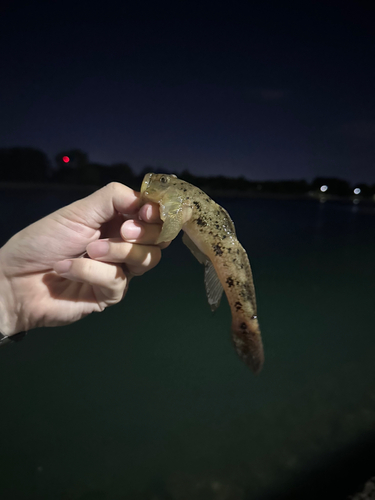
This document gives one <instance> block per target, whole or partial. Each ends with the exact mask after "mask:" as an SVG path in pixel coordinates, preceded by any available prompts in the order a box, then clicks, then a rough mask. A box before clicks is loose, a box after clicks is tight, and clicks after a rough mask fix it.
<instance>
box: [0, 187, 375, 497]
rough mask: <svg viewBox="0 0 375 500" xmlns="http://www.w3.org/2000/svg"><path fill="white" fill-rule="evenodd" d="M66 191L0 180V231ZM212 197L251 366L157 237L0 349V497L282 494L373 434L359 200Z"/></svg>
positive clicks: (222, 315) (65, 196) (373, 271)
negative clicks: (138, 271)
mask: <svg viewBox="0 0 375 500" xmlns="http://www.w3.org/2000/svg"><path fill="white" fill-rule="evenodd" d="M78 196H80V194H74V193H73V194H69V193H59V194H58V197H56V195H55V194H53V193H52V194H47V193H43V194H41V193H38V196H36V195H35V193H33V192H17V191H14V192H12V193H4V192H1V193H0V208H1V210H0V228H1V231H2V238H3V240H5V239H6V238H8V237H9V236H10V235H11V234H12V233H13V232H14V231H16V230H17V229H19V228H21V227H23V226H24V225H26V224H28V223H30V222H32V221H33V220H35V219H37V218H38V217H40V216H42V215H44V214H46V213H48V212H50V211H51V210H54V209H56V208H57V207H58V206H61V205H63V204H65V203H67V202H70V201H72V200H73V199H74V198H75V197H78ZM221 202H222V204H223V206H225V208H227V210H228V211H229V213H230V214H231V215H232V217H233V219H234V221H235V224H236V228H237V233H238V236H239V239H240V241H241V242H242V244H243V245H244V247H245V248H246V249H247V251H248V254H249V257H250V261H251V264H252V267H253V273H254V282H255V286H256V291H257V299H258V309H259V311H258V312H259V319H260V324H261V328H262V334H263V339H264V344H265V352H266V362H265V366H264V369H263V371H262V372H261V374H260V375H259V376H257V377H254V375H252V373H251V372H250V371H249V370H248V369H247V368H246V366H244V365H243V364H242V363H241V362H240V361H239V359H238V358H237V356H236V354H235V352H234V349H233V348H232V345H231V341H230V334H229V332H230V322H231V320H230V311H229V308H228V306H227V304H226V301H225V300H223V301H222V305H221V306H220V308H219V309H218V311H216V312H215V313H214V314H212V313H211V311H210V308H209V306H208V304H207V303H206V298H205V291H204V285H203V268H202V267H201V266H200V265H199V264H198V263H197V262H196V260H195V259H194V258H193V257H192V256H191V255H190V252H189V251H188V250H187V249H186V248H185V247H184V246H183V245H182V244H181V242H180V241H175V242H174V243H173V244H172V245H171V246H170V247H169V248H168V249H166V250H165V251H164V252H163V254H164V258H163V260H162V262H161V263H160V265H159V266H158V267H157V268H156V269H154V270H153V271H152V272H150V273H148V274H147V275H145V276H143V277H141V278H139V279H134V280H133V281H132V283H131V286H130V290H129V293H128V295H127V297H126V299H125V300H124V301H123V302H122V303H121V304H119V305H118V306H115V307H113V308H110V309H108V310H107V311H105V312H104V313H101V314H100V315H92V316H91V317H88V318H86V319H85V320H83V321H81V322H79V323H77V324H74V325H71V326H69V327H64V328H55V329H50V330H37V331H35V332H33V334H30V335H29V336H28V338H27V339H26V340H25V341H24V342H22V343H20V344H18V345H16V346H12V348H9V349H3V350H2V352H1V353H0V355H1V356H0V377H1V378H0V380H1V383H0V398H1V402H2V411H1V412H0V426H1V429H6V432H3V433H2V434H1V437H0V447H1V450H2V452H1V454H0V498H12V499H16V500H17V499H22V500H23V499H28V500H29V499H34V498H35V499H49V498H59V499H130V500H132V499H154V500H156V499H158V500H180V499H181V500H185V499H187V500H191V499H192V500H194V499H220V500H227V499H228V500H229V499H231V500H235V499H248V498H252V499H254V498H257V499H265V498H278V499H280V498H292V496H289V497H287V496H285V495H284V493H283V492H284V491H291V490H293V488H295V487H296V485H297V484H299V483H300V482H301V478H306V480H307V478H308V476H309V473H310V472H311V471H312V472H314V471H318V470H321V469H322V468H329V467H330V464H331V463H336V461H337V460H338V458H340V457H343V456H347V455H346V454H347V450H352V449H354V448H353V447H355V446H356V445H357V444H360V443H362V442H363V440H366V439H370V438H371V437H373V434H372V433H373V430H374V423H375V391H374V383H373V381H374V379H375V364H374V362H373V352H374V334H373V325H374V323H375V308H374V298H373V297H374V294H373V281H374V276H375V264H374V250H375V235H374V230H373V229H374V221H375V219H374V212H373V211H372V209H370V208H368V209H363V207H362V206H361V204H359V205H356V206H353V205H351V204H340V203H332V202H327V203H325V204H320V203H319V202H317V201H310V200H309V201H288V200H243V199H242V200H221ZM15 209H17V210H18V211H17V217H15V216H14V215H13V216H12V217H11V216H10V214H12V213H13V212H14V210H15ZM354 209H355V210H354ZM366 473H367V472H366ZM344 476H345V474H344ZM365 479H366V477H364V478H363V480H365ZM341 480H342V474H341ZM311 484H314V486H311V485H310V486H311V487H310V486H309V490H308V491H306V492H305V494H304V495H303V498H313V496H311V497H310V496H309V492H310V491H311V492H314V495H315V497H314V498H316V492H317V491H318V490H316V489H315V490H314V489H313V488H314V487H315V488H317V487H318V486H317V485H316V484H315V483H311ZM324 484H325V483H324ZM356 486H357V485H354V490H353V492H354V491H355V490H356V489H358V488H356ZM325 490H327V485H326V484H325ZM347 493H350V491H349V492H347ZM344 497H345V495H344ZM293 498H294V497H293ZM296 498H297V497H296ZM300 498H301V497H300Z"/></svg>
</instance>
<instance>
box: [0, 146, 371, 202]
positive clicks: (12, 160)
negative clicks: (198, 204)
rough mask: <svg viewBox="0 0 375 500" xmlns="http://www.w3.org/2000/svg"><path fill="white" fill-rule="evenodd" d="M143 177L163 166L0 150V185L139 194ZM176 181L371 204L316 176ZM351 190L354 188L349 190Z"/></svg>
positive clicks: (235, 191) (344, 185) (223, 190)
mask: <svg viewBox="0 0 375 500" xmlns="http://www.w3.org/2000/svg"><path fill="white" fill-rule="evenodd" d="M147 172H163V173H172V172H168V171H167V170H166V169H164V168H163V167H153V166H146V167H145V168H144V169H143V170H142V172H141V173H140V174H135V173H134V172H133V171H132V169H131V168H130V166H129V165H128V164H127V163H115V164H113V165H104V164H100V163H92V162H90V161H89V157H88V155H87V153H85V152H83V151H82V150H80V149H68V150H64V151H61V152H60V153H59V154H57V155H56V156H55V165H54V166H52V165H51V164H50V162H49V160H48V158H47V156H46V154H45V153H44V152H43V151H40V150H37V149H34V148H21V147H15V148H3V149H0V182H13V183H16V182H18V183H24V184H25V183H39V184H40V183H43V184H46V183H49V184H55V185H56V184H59V185H67V186H92V187H99V186H103V185H105V184H108V183H109V182H112V181H117V182H121V183H123V184H126V185H127V186H130V187H132V188H133V189H139V187H140V185H141V182H142V179H143V177H144V175H145V174H146V173H147ZM179 177H180V178H181V179H184V180H186V181H187V182H190V183H192V184H194V185H196V186H198V187H200V188H201V189H203V190H205V191H207V192H208V193H212V194H216V195H229V196H264V195H270V196H278V195H289V196H291V195H292V196H306V195H311V196H319V197H324V198H327V197H349V196H350V197H357V198H363V199H374V201H375V184H374V185H372V186H369V185H367V184H364V183H361V184H357V185H355V186H351V185H350V184H349V183H348V182H347V181H345V180H343V179H338V178H331V177H317V178H316V179H314V180H313V181H312V182H311V183H308V182H306V181H305V180H283V181H263V182H260V181H250V180H248V179H245V177H237V178H234V177H224V176H222V175H219V176H214V177H207V176H197V175H194V174H191V173H190V172H189V171H187V170H185V171H183V172H182V173H181V174H179ZM354 188H357V189H356V191H354Z"/></svg>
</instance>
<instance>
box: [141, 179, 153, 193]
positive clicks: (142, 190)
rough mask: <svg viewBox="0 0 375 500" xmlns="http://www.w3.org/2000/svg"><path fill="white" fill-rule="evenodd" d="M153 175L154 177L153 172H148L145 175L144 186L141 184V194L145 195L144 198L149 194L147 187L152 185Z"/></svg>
mask: <svg viewBox="0 0 375 500" xmlns="http://www.w3.org/2000/svg"><path fill="white" fill-rule="evenodd" d="M151 177H152V174H151V173H150V174H146V175H145V176H144V177H143V181H142V186H141V194H142V195H143V196H142V197H143V198H144V197H145V196H147V195H148V192H147V189H148V187H149V185H150V182H151Z"/></svg>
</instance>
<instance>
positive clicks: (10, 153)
mask: <svg viewBox="0 0 375 500" xmlns="http://www.w3.org/2000/svg"><path fill="white" fill-rule="evenodd" d="M49 170H50V162H49V160H48V158H47V155H46V154H45V153H43V151H39V150H38V149H34V148H18V147H17V148H2V149H0V181H2V182H4V181H5V182H43V181H47V180H48V173H49Z"/></svg>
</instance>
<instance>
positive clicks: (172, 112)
mask: <svg viewBox="0 0 375 500" xmlns="http://www.w3.org/2000/svg"><path fill="white" fill-rule="evenodd" d="M0 47H1V49H0V54H1V71H0V147H11V146H32V147H36V148H40V149H42V150H43V151H45V152H46V153H47V154H48V155H49V156H50V158H51V159H52V158H53V157H54V156H55V155H56V154H57V153H58V152H60V151H62V150H64V149H70V148H80V149H82V150H83V151H85V152H87V153H88V155H89V158H90V160H91V161H93V162H102V163H106V164H111V163H115V162H128V163H129V164H130V166H131V167H132V168H133V169H134V171H135V172H139V171H140V170H141V169H143V168H144V167H145V166H149V165H151V166H154V167H158V168H159V169H160V170H161V171H162V170H163V168H165V169H168V170H170V171H173V172H176V173H179V172H181V171H182V170H184V169H188V170H189V171H190V172H192V173H195V174H204V175H207V174H208V175H230V176H240V175H244V176H245V177H246V178H248V179H250V180H251V179H254V180H268V179H301V178H305V179H307V180H311V179H312V178H314V177H315V176H336V177H341V178H344V179H347V180H349V181H351V182H367V183H375V2H371V5H370V3H369V2H367V3H365V2H362V1H360V0H357V1H355V2H350V1H349V2H343V1H342V0H340V1H337V2H331V1H329V0H327V1H314V2H310V1H309V0H304V1H303V2H293V3H292V2H282V1H277V2H267V1H263V2H252V1H247V2H243V1H242V2H240V3H236V2H231V1H227V2H225V3H220V2H200V3H193V2H183V1H180V2H179V1H176V2H174V3H163V2H161V1H152V2H141V1H139V2H135V1H132V2H129V1H126V0H123V1H121V2H116V1H111V0H109V1H104V0H103V2H101V3H97V2H82V1H79V0H75V1H74V2H71V1H65V2H59V1H53V2H51V1H48V2H38V1H33V2H27V3H23V4H22V3H19V2H12V1H7V2H5V6H4V1H3V2H2V7H1V8H0Z"/></svg>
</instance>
